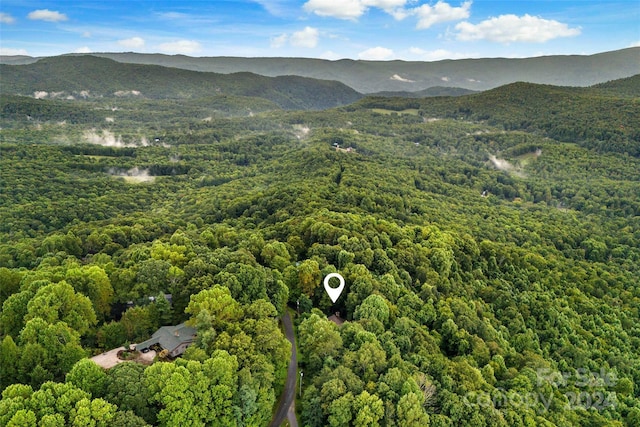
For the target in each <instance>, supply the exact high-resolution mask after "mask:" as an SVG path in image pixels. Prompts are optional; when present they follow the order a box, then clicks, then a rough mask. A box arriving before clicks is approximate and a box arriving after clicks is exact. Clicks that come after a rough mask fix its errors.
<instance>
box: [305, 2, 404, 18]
mask: <svg viewBox="0 0 640 427" xmlns="http://www.w3.org/2000/svg"><path fill="white" fill-rule="evenodd" d="M406 3H407V0H342V1H335V0H309V1H308V2H306V3H305V4H304V6H303V8H304V10H306V11H307V12H309V13H315V14H316V15H318V16H330V17H333V18H338V19H351V20H355V19H357V18H359V17H361V16H362V15H364V13H365V12H366V11H367V10H368V9H369V8H371V7H375V8H378V9H382V10H384V11H385V12H387V13H389V14H391V15H393V16H394V17H395V18H396V19H402V18H403V17H404V16H406V14H405V13H403V9H402V7H403V6H404V5H405V4H406Z"/></svg>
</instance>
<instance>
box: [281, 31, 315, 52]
mask: <svg viewBox="0 0 640 427" xmlns="http://www.w3.org/2000/svg"><path fill="white" fill-rule="evenodd" d="M319 38H320V31H318V29H317V28H313V27H305V28H304V29H303V30H300V31H296V32H294V33H292V34H280V35H279V36H276V37H272V38H271V47H272V48H274V49H278V48H281V47H283V46H284V45H286V44H287V42H288V43H289V44H290V45H291V46H295V47H306V48H314V47H316V46H317V45H318V39H319Z"/></svg>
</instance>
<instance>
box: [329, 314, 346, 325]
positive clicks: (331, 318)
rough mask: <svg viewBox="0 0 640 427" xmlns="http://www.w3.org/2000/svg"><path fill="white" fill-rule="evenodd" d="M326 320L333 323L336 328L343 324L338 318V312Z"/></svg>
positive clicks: (341, 319) (342, 320)
mask: <svg viewBox="0 0 640 427" xmlns="http://www.w3.org/2000/svg"><path fill="white" fill-rule="evenodd" d="M327 319H328V320H330V321H332V322H333V323H335V324H336V325H338V326H342V324H343V323H344V319H343V318H341V317H340V312H339V311H336V314H332V315H331V316H329V317H328V318H327Z"/></svg>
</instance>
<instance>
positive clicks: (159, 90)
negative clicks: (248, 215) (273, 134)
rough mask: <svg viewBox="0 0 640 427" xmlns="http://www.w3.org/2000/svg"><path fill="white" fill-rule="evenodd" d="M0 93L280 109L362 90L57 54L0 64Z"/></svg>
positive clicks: (320, 104)
mask: <svg viewBox="0 0 640 427" xmlns="http://www.w3.org/2000/svg"><path fill="white" fill-rule="evenodd" d="M0 73H1V74H2V92H3V93H7V94H14V95H32V94H33V95H34V96H36V97H37V96H50V95H51V94H54V95H55V97H66V98H69V99H73V98H77V97H81V98H87V97H115V98H117V97H132V96H133V97H143V98H152V99H187V98H190V99H194V98H202V97H207V96H215V95H221V94H227V95H234V96H248V97H256V98H263V99H267V100H269V101H272V102H275V103H276V104H278V105H279V106H280V107H281V108H284V109H302V110H309V109H324V108H331V107H336V106H340V105H345V104H349V103H352V102H354V101H356V100H358V99H360V98H361V97H362V95H361V94H360V93H358V92H356V91H355V90H353V89H352V88H350V87H348V86H346V85H344V84H343V83H340V82H336V81H327V80H318V79H311V78H307V77H301V76H286V77H285V76H278V77H266V76H261V75H257V74H253V73H249V72H238V73H233V74H219V73H212V72H197V71H191V70H185V69H179V68H170V67H163V66H159V65H146V64H127V63H121V62H117V61H115V60H112V59H109V58H102V57H98V56H92V55H82V56H58V57H51V58H45V59H42V60H39V61H37V62H34V63H31V64H25V65H8V64H0Z"/></svg>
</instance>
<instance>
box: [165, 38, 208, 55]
mask: <svg viewBox="0 0 640 427" xmlns="http://www.w3.org/2000/svg"><path fill="white" fill-rule="evenodd" d="M158 48H159V49H160V50H161V51H163V52H165V53H174V54H182V55H189V54H192V53H196V52H198V51H199V50H200V49H201V46H200V43H198V42H197V41H195V40H176V41H174V42H168V43H162V44H161V45H159V46H158Z"/></svg>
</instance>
